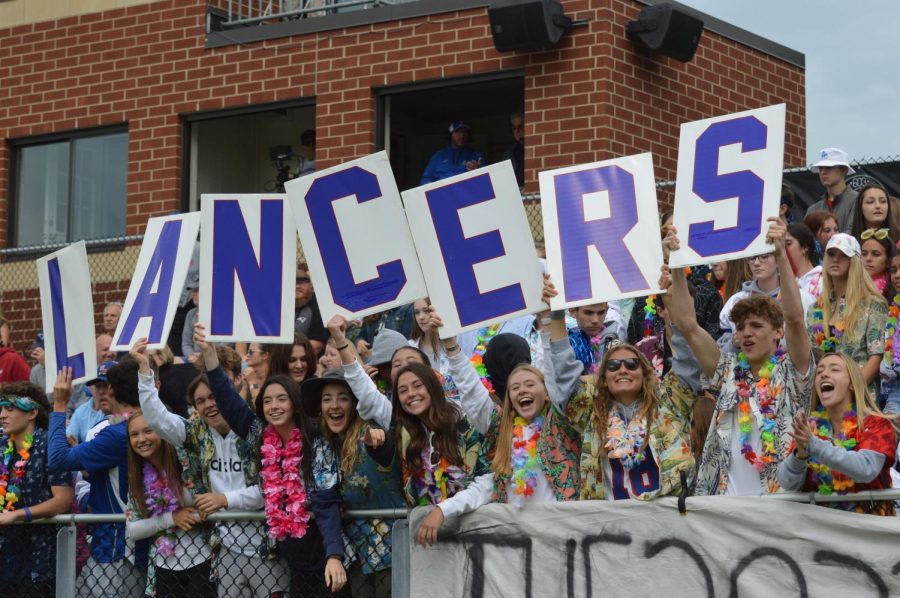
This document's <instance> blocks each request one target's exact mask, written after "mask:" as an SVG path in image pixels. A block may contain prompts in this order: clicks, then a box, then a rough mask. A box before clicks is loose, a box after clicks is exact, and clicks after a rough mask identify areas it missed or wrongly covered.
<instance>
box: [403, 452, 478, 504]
mask: <svg viewBox="0 0 900 598" xmlns="http://www.w3.org/2000/svg"><path fill="white" fill-rule="evenodd" d="M432 451H433V449H432V448H431V443H428V444H426V445H425V446H424V447H423V448H422V473H421V475H417V476H413V487H414V488H415V489H416V494H417V495H418V497H419V500H418V504H419V506H420V507H425V506H428V505H436V504H438V503H439V502H441V501H442V500H445V499H447V498H450V497H451V496H453V495H454V494H456V493H457V492H459V491H460V490H462V489H463V488H465V486H466V472H465V471H464V470H463V469H462V468H461V467H459V466H457V465H451V464H450V461H449V460H448V459H447V458H446V457H444V456H443V455H441V458H440V461H439V462H438V464H437V465H436V466H435V465H432V464H431V453H432Z"/></svg>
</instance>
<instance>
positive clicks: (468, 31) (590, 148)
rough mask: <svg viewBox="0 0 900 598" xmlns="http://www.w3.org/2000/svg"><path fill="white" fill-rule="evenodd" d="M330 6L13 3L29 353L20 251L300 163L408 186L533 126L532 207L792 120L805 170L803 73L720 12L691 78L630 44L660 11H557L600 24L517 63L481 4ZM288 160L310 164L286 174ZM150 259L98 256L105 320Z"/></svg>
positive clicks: (3, 222)
mask: <svg viewBox="0 0 900 598" xmlns="http://www.w3.org/2000/svg"><path fill="white" fill-rule="evenodd" d="M324 3H325V2H324V0H295V1H294V2H287V1H285V0H282V2H277V1H276V2H258V1H257V0H253V2H251V3H250V4H251V5H252V7H263V6H264V5H265V7H266V8H269V9H270V13H269V14H270V15H271V14H272V13H278V12H280V11H284V10H286V9H287V8H289V7H288V5H291V6H293V7H294V8H295V9H296V8H298V7H299V8H300V12H299V13H297V14H295V15H293V16H290V17H287V16H285V17H278V18H265V15H260V14H259V13H258V12H253V10H258V9H251V7H246V13H244V14H235V12H234V11H235V7H236V6H241V5H245V4H247V0H244V1H243V2H240V1H237V0H235V1H234V2H230V1H229V0H208V1H207V0H204V1H201V0H160V1H155V2H147V1H141V0H93V1H91V2H86V1H79V0H69V1H61V0H43V1H36V0H12V1H9V0H7V1H6V2H2V3H0V27H3V28H0V138H2V140H3V143H0V247H2V248H6V249H5V250H0V256H2V263H0V306H2V308H3V310H4V312H5V316H6V317H7V319H9V320H10V321H11V322H12V323H13V337H12V341H13V345H14V346H15V347H17V348H20V349H25V348H26V347H27V345H28V343H29V341H30V339H31V338H32V337H33V335H34V333H35V331H36V330H37V329H38V328H39V326H40V323H39V321H40V311H39V305H38V303H39V302H38V299H37V298H38V293H37V288H36V287H37V281H36V274H35V272H34V266H33V263H32V261H33V259H34V258H36V257H38V256H40V255H42V254H44V253H47V251H48V249H47V248H46V247H45V248H44V249H42V250H40V249H38V250H27V249H23V248H27V247H29V246H33V245H46V244H51V243H65V242H69V241H74V240H79V239H94V238H111V237H122V236H124V235H137V234H140V233H142V231H143V227H144V225H145V223H146V220H147V218H148V217H150V216H153V215H159V214H164V213H167V212H170V211H173V210H192V209H197V208H198V204H199V196H200V194H201V193H204V192H241V193H250V192H262V191H264V190H266V191H272V190H273V189H274V188H275V187H276V186H277V183H278V178H279V175H278V170H279V168H281V169H282V173H284V172H287V170H285V169H288V170H293V169H295V168H297V165H298V163H299V162H301V161H302V160H304V159H313V158H314V159H315V163H316V165H317V166H318V167H319V168H324V167H329V166H333V165H336V164H339V163H341V162H343V161H346V160H349V159H352V158H356V157H359V156H362V155H365V154H368V153H371V152H373V151H376V150H380V149H387V150H388V152H389V154H390V156H391V161H392V165H393V167H394V171H395V174H396V176H397V180H398V183H399V184H400V187H401V189H405V188H409V187H413V186H416V185H417V184H418V177H419V175H420V173H421V170H422V168H423V167H424V165H425V163H426V162H427V160H428V158H429V157H430V155H431V154H432V153H433V152H434V151H435V150H436V149H438V148H440V147H442V146H443V145H444V144H445V143H446V136H447V135H446V131H447V125H448V123H450V122H451V121H453V120H456V119H460V118H461V119H464V120H466V121H467V122H469V123H470V124H471V125H472V127H473V130H474V138H475V139H474V143H475V147H476V148H478V149H480V150H481V151H482V152H483V153H484V154H485V156H487V157H488V159H489V160H490V161H494V160H500V159H503V158H504V155H505V152H506V151H507V149H508V147H509V146H510V144H511V143H512V136H511V132H510V128H509V115H510V114H511V113H513V112H517V111H522V112H524V114H525V118H526V139H527V143H526V154H525V178H526V186H525V192H526V193H536V192H537V191H538V187H537V173H538V172H539V171H540V170H546V169H551V168H558V167H562V166H569V165H573V164H578V163H585V162H591V161H596V160H601V159H607V158H611V157H615V156H620V155H628V154H633V153H639V152H645V151H650V152H652V153H653V156H654V166H655V169H656V176H657V177H658V178H660V179H672V178H674V176H675V168H676V159H677V140H678V131H679V125H680V124H681V123H682V122H686V121H692V120H697V119H701V118H705V117H710V116H715V115H720V114H727V113H731V112H737V111H740V110H745V109H750V108H757V107H761V106H766V105H770V104H776V103H780V102H786V104H787V113H788V120H787V137H786V146H785V152H786V157H785V167H794V166H801V165H802V164H803V161H804V156H805V154H806V147H805V143H806V132H805V126H806V125H805V77H804V57H803V55H802V54H800V53H797V52H795V51H793V50H790V49H788V48H785V47H783V46H779V45H778V44H775V43H773V42H771V41H768V40H765V39H763V38H760V37H758V36H756V35H754V34H752V33H750V32H747V31H743V30H740V29H738V28H736V27H734V26H732V25H730V24H728V23H724V22H721V21H718V20H716V19H713V18H711V17H708V16H706V15H700V16H701V18H703V20H704V22H705V31H704V33H703V36H702V38H701V42H700V46H699V48H698V50H697V53H696V56H695V57H694V59H693V60H692V61H691V62H689V63H681V62H678V61H675V60H672V59H670V58H665V57H662V56H656V55H653V54H651V53H649V52H648V51H646V50H644V49H642V48H639V47H637V46H636V45H635V44H634V43H633V42H632V41H631V40H629V39H628V38H627V36H626V34H625V25H626V23H627V22H628V21H631V20H634V19H636V18H637V16H638V13H639V11H640V9H641V8H642V7H643V6H645V5H646V4H648V3H653V2H646V1H639V0H563V6H564V9H565V11H566V13H567V14H568V15H570V16H572V17H573V18H576V19H584V20H586V21H587V23H586V25H584V26H581V27H577V28H575V29H573V30H571V31H570V32H569V33H567V34H566V35H565V36H564V37H563V38H562V40H561V41H560V43H559V44H558V45H556V46H555V47H553V48H550V49H547V50H544V51H538V52H516V53H511V52H507V53H499V52H498V51H497V50H496V49H495V47H494V42H493V39H492V36H491V31H490V27H489V21H488V12H487V5H488V4H489V1H488V0H413V1H406V2H403V3H393V4H392V5H389V6H382V5H381V4H382V3H381V2H377V1H376V2H369V3H367V4H360V5H354V6H348V7H347V8H343V9H340V10H338V9H330V10H326V9H323V8H319V9H318V10H316V9H315V8H317V7H320V6H321V5H322V4H324ZM310 4H315V5H317V7H313V8H306V9H304V8H302V7H303V6H308V5H310ZM229 9H230V10H231V11H232V12H231V13H229ZM304 10H305V11H306V12H305V13H304V12H303V11H304ZM690 12H694V11H690ZM301 14H302V16H303V17H304V18H294V17H296V16H300V15H301ZM694 14H699V13H694ZM308 130H313V131H315V135H316V142H315V154H314V156H313V155H312V154H311V153H310V152H309V151H308V150H309V148H305V149H304V148H301V146H300V139H301V135H302V133H303V132H304V131H308ZM284 146H291V149H292V150H293V152H294V153H295V154H297V155H298V156H300V155H301V154H302V153H303V151H306V152H307V153H306V154H305V155H304V156H303V158H300V157H291V158H289V159H288V160H285V161H283V162H278V161H277V160H273V156H274V157H278V156H276V155H275V154H278V151H281V152H284V151H285V148H284ZM301 150H302V151H301ZM273 151H274V153H273ZM281 155H282V157H283V156H284V155H286V154H284V153H282V154H281ZM663 201H665V197H664V198H663ZM136 254H137V247H136V245H135V244H134V243H133V242H132V243H129V242H128V241H125V240H121V239H120V240H119V241H118V242H117V243H115V244H112V245H110V246H107V247H105V248H104V247H99V248H95V249H94V250H93V251H92V253H91V258H90V259H91V268H92V278H93V280H94V282H95V285H94V290H95V301H96V305H97V312H98V314H99V311H100V310H101V309H102V305H103V303H104V302H105V301H106V300H108V299H119V300H121V299H123V298H124V296H125V292H126V290H127V285H128V283H129V278H130V276H131V270H132V268H133V264H134V260H135V258H136Z"/></svg>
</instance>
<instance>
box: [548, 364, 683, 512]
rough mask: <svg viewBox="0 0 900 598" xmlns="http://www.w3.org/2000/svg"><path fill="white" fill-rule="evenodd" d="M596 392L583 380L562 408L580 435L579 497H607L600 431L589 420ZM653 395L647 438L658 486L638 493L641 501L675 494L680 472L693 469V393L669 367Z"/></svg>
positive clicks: (591, 415)
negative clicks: (654, 401)
mask: <svg viewBox="0 0 900 598" xmlns="http://www.w3.org/2000/svg"><path fill="white" fill-rule="evenodd" d="M596 395H597V387H596V386H595V384H594V382H584V381H583V382H582V383H581V386H580V387H579V388H578V390H577V391H576V393H575V395H574V396H573V397H572V398H571V400H570V401H569V403H568V405H567V407H566V415H567V416H568V417H569V421H570V422H571V423H572V426H573V427H574V428H575V429H576V430H577V431H579V432H582V434H583V440H582V445H581V493H580V498H581V500H603V499H605V498H607V496H606V490H605V489H604V485H603V467H602V464H601V459H606V450H605V448H604V447H603V446H601V443H600V434H599V433H598V431H597V430H596V429H595V427H594V421H593V414H594V397H595V396H596ZM656 396H657V403H656V416H655V417H654V419H653V421H652V422H651V423H650V425H649V429H648V438H649V439H650V450H651V453H652V454H653V457H654V458H655V459H656V463H657V465H658V466H659V472H660V480H659V489H658V490H654V491H650V492H645V493H643V494H641V495H640V498H641V499H642V500H651V499H653V498H656V497H657V496H667V495H670V494H677V493H678V492H680V491H681V472H682V471H683V472H685V473H686V474H687V475H688V476H690V474H691V472H692V471H693V469H694V456H693V454H692V453H691V443H690V431H691V413H692V411H693V408H694V403H695V402H696V401H697V395H696V394H695V393H694V392H693V391H692V390H691V388H690V387H689V386H688V385H687V384H685V382H684V381H683V380H681V378H679V377H678V376H677V375H675V372H674V370H673V371H670V372H669V373H668V374H666V376H665V378H663V380H662V382H660V384H659V386H657V390H656Z"/></svg>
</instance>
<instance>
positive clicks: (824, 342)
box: [809, 296, 844, 353]
mask: <svg viewBox="0 0 900 598" xmlns="http://www.w3.org/2000/svg"><path fill="white" fill-rule="evenodd" d="M824 301H825V298H824V297H822V296H819V299H818V301H816V305H815V307H814V308H813V310H812V317H811V318H810V320H809V321H810V324H811V330H812V331H813V333H814V335H815V345H816V347H818V348H819V349H821V350H822V351H823V352H825V353H832V352H834V351H835V350H837V347H838V346H839V345H840V344H841V338H842V337H843V336H844V323H843V322H838V323H837V324H835V325H834V326H831V327H830V329H831V330H830V332H831V334H832V336H826V335H825V312H824V310H823V309H822V306H823V305H824Z"/></svg>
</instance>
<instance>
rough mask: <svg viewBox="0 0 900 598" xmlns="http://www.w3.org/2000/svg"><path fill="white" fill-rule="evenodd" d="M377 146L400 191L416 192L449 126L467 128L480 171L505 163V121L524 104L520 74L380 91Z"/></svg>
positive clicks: (509, 138) (508, 145)
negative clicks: (481, 162)
mask: <svg viewBox="0 0 900 598" xmlns="http://www.w3.org/2000/svg"><path fill="white" fill-rule="evenodd" d="M379 95H380V98H381V103H380V110H381V114H380V118H381V122H380V123H379V124H380V130H381V132H382V134H381V135H380V136H379V145H380V146H381V147H382V148H383V149H386V150H388V155H389V156H390V160H391V167H392V168H393V171H394V177H395V178H396V179H397V185H398V186H399V187H400V190H401V191H403V190H405V189H411V188H413V187H418V186H419V181H420V179H421V176H422V172H423V171H424V170H425V167H426V165H427V164H428V160H429V159H430V158H431V156H432V155H433V154H434V153H435V152H436V151H438V150H440V149H442V148H444V147H446V146H447V143H448V140H449V137H450V133H449V127H450V124H451V123H452V122H454V121H458V120H462V121H464V122H465V123H466V124H467V125H469V127H470V128H471V135H472V142H471V146H472V148H473V149H476V150H478V151H480V152H481V154H482V155H483V156H484V158H485V162H484V165H486V164H494V163H496V162H501V161H503V160H506V159H507V157H508V154H509V152H510V151H511V150H512V147H513V145H514V144H515V139H514V138H513V132H512V127H511V126H510V116H511V115H513V114H514V113H521V112H522V110H523V107H524V104H525V78H524V74H523V73H522V72H520V71H515V72H503V73H492V74H491V75H490V76H489V77H479V78H475V79H473V78H462V79H456V80H453V79H451V80H443V81H434V82H426V83H416V84H410V85H403V86H398V87H392V88H383V89H381V90H379Z"/></svg>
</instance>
